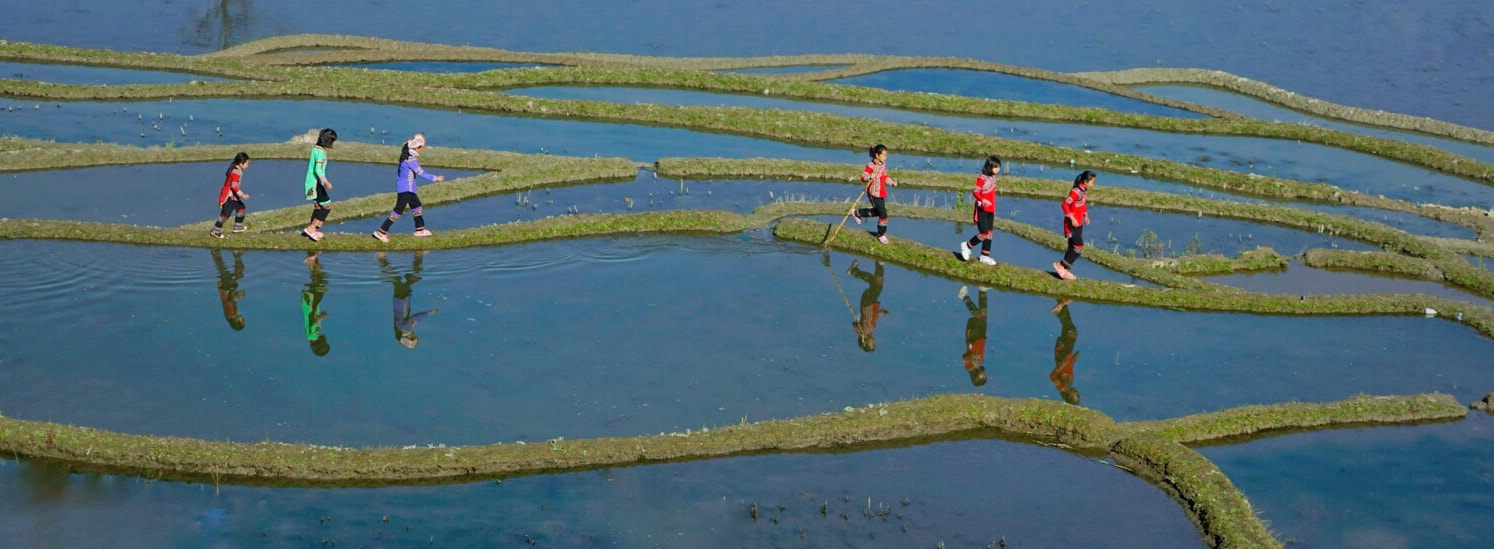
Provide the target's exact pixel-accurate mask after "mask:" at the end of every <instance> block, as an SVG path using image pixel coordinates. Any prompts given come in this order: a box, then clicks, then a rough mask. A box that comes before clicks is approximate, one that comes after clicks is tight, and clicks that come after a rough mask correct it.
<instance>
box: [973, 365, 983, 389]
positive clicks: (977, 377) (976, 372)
mask: <svg viewBox="0 0 1494 549" xmlns="http://www.w3.org/2000/svg"><path fill="white" fill-rule="evenodd" d="M985 384H986V367H985V366H976V367H975V368H974V369H972V370H970V385H971V386H972V387H980V386H981V385H985Z"/></svg>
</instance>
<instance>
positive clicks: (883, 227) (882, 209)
mask: <svg viewBox="0 0 1494 549" xmlns="http://www.w3.org/2000/svg"><path fill="white" fill-rule="evenodd" d="M870 200H871V205H872V207H870V208H861V209H859V210H856V217H872V216H876V217H877V236H882V235H884V234H887V198H885V197H880V196H874V197H870Z"/></svg>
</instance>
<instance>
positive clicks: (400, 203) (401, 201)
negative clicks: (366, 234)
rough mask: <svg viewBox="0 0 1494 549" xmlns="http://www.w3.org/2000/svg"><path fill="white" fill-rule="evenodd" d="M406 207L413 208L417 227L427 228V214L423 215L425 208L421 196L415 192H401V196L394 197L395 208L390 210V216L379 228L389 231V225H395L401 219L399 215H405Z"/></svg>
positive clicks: (412, 211)
mask: <svg viewBox="0 0 1494 549" xmlns="http://www.w3.org/2000/svg"><path fill="white" fill-rule="evenodd" d="M406 207H409V208H411V210H410V213H412V214H414V215H415V229H416V230H420V229H423V228H425V216H423V215H421V214H422V213H424V210H422V209H421V204H420V197H419V196H418V195H416V194H415V193H399V197H398V198H395V199H394V210H393V211H390V212H389V217H387V218H385V219H384V225H383V226H381V227H379V230H380V231H384V232H386V233H387V232H389V227H393V226H394V222H395V221H398V220H399V216H401V215H404V213H405V208H406Z"/></svg>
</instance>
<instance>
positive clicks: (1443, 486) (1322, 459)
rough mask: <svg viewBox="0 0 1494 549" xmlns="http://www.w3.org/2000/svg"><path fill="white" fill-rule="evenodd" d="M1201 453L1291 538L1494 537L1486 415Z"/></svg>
mask: <svg viewBox="0 0 1494 549" xmlns="http://www.w3.org/2000/svg"><path fill="white" fill-rule="evenodd" d="M1198 450H1199V452H1200V453H1202V454H1203V455H1204V456H1205V457H1207V458H1209V460H1211V461H1213V462H1214V463H1215V464H1216V465H1218V466H1219V469H1220V470H1221V471H1223V472H1224V474H1225V475H1228V476H1229V478H1230V480H1231V481H1232V482H1234V484H1235V486H1237V487H1239V488H1240V489H1241V490H1243V491H1244V492H1245V495H1246V497H1248V498H1249V499H1250V503H1251V506H1252V507H1253V508H1254V509H1255V511H1256V512H1257V513H1259V514H1260V516H1261V518H1263V519H1265V520H1267V521H1270V524H1271V529H1272V530H1273V531H1276V532H1278V533H1279V535H1280V536H1281V539H1282V540H1283V541H1287V542H1288V543H1289V544H1296V545H1299V546H1301V547H1474V546H1479V545H1482V544H1484V543H1485V542H1486V541H1487V540H1489V539H1491V538H1494V521H1491V520H1489V519H1490V518H1494V496H1491V495H1490V494H1491V493H1494V475H1491V474H1490V471H1494V418H1491V417H1490V416H1489V415H1488V414H1485V413H1483V412H1478V411H1472V412H1470V413H1469V416H1468V418H1466V419H1463V420H1461V421H1455V422H1452V423H1441V424H1433V425H1419V426H1415V427H1373V428H1360V429H1339V430H1333V431H1322V432H1315V433H1296V434H1290V435H1283V436H1277V437H1272V438H1267V439H1262V440H1256V441H1252V442H1249V443H1244V444H1232V445H1228V446H1211V447H1204V448H1199V449H1198ZM1479 540H1485V541H1479Z"/></svg>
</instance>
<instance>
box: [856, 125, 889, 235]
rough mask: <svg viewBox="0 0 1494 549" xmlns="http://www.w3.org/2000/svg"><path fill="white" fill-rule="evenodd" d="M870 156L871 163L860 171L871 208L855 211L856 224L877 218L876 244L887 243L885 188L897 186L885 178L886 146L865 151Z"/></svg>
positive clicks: (880, 145)
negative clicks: (864, 219)
mask: <svg viewBox="0 0 1494 549" xmlns="http://www.w3.org/2000/svg"><path fill="white" fill-rule="evenodd" d="M867 152H868V154H870V155H871V162H867V163H866V169H864V170H861V182H862V183H866V199H867V201H869V202H871V205H872V207H870V208H861V209H859V210H856V212H855V214H854V215H855V216H856V224H857V225H860V224H861V218H863V217H871V216H873V215H875V216H877V242H881V243H883V244H886V243H887V186H888V185H892V186H894V187H896V186H897V182H896V181H893V180H892V178H891V177H888V176H887V146H886V145H883V144H881V143H878V144H877V146H875V147H872V148H871V150H869V151H867Z"/></svg>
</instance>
